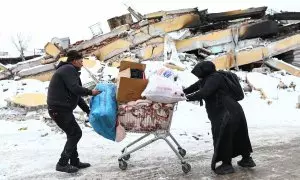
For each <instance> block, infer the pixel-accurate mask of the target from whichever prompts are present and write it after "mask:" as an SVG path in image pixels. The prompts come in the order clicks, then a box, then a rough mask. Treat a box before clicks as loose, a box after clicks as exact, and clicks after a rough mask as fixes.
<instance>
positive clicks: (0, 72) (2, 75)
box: [0, 63, 12, 80]
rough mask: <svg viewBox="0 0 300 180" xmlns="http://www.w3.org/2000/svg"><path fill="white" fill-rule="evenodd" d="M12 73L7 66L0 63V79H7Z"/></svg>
mask: <svg viewBox="0 0 300 180" xmlns="http://www.w3.org/2000/svg"><path fill="white" fill-rule="evenodd" d="M11 75H12V73H11V72H10V71H9V70H8V69H7V68H6V66H4V65H3V64H1V63H0V80H2V79H7V78H9V77H10V76H11Z"/></svg>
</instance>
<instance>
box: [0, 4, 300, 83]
mask: <svg viewBox="0 0 300 180" xmlns="http://www.w3.org/2000/svg"><path fill="white" fill-rule="evenodd" d="M128 10H129V12H130V13H128V14H125V15H122V16H118V17H113V18H111V19H109V20H108V24H109V27H110V28H111V31H110V32H109V33H106V34H102V35H97V36H94V37H93V38H92V39H90V40H84V41H78V42H76V43H74V44H67V45H66V44H65V43H61V42H62V41H55V42H49V43H47V44H46V45H45V52H46V53H47V54H46V55H45V56H43V57H38V58H35V59H32V60H30V61H25V62H21V63H18V64H16V65H13V66H9V67H7V66H4V65H0V69H1V70H0V79H8V78H12V77H15V78H16V77H18V78H20V79H22V78H28V77H31V78H37V79H39V80H49V78H50V77H51V74H52V73H53V71H54V69H55V65H56V63H57V61H58V60H59V59H62V58H63V56H64V55H65V52H67V51H69V50H77V51H80V52H81V53H82V54H83V55H84V56H86V57H88V56H95V57H96V58H97V59H98V60H99V61H101V62H104V63H106V64H109V65H110V66H114V67H118V66H119V63H120V61H122V60H126V61H134V62H143V61H166V60H170V59H172V56H173V58H175V59H177V60H179V61H181V62H183V61H189V60H191V61H193V62H198V61H203V60H210V61H213V62H214V63H215V64H216V67H217V68H218V69H231V68H235V69H246V70H251V69H253V68H255V67H260V66H268V67H270V68H272V69H277V70H284V71H286V72H288V73H290V74H292V75H295V76H300V69H299V68H298V67H299V66H300V63H299V62H300V59H299V56H300V34H299V29H300V21H299V20H300V13H299V12H280V13H275V14H267V13H266V10H267V7H257V8H250V9H245V10H235V11H228V12H221V13H208V11H207V9H205V10H198V9H197V8H191V9H180V10H173V11H158V12H153V13H150V14H145V15H141V14H140V13H138V12H136V11H134V10H133V9H132V8H130V7H128ZM133 17H134V18H135V19H136V21H134V20H133ZM169 67H172V68H177V69H181V70H182V69H184V67H180V66H178V64H176V63H172V61H170V63H169Z"/></svg>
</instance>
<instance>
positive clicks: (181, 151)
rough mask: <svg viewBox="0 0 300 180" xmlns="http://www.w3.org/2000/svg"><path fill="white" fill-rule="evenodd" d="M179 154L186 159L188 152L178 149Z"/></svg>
mask: <svg viewBox="0 0 300 180" xmlns="http://www.w3.org/2000/svg"><path fill="white" fill-rule="evenodd" d="M178 151H179V154H180V155H181V156H182V157H184V156H185V155H186V151H185V150H184V149H182V148H178Z"/></svg>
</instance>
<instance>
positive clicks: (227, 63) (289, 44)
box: [212, 34, 300, 69]
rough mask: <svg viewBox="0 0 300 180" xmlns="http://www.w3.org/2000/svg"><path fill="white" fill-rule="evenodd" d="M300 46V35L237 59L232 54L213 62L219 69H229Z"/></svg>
mask: <svg viewBox="0 0 300 180" xmlns="http://www.w3.org/2000/svg"><path fill="white" fill-rule="evenodd" d="M299 46H300V34H297V35H294V36H290V37H287V38H284V39H282V40H278V41H275V42H272V43H270V44H269V45H268V46H267V47H257V48H253V49H251V50H246V51H245V50H244V51H240V52H237V53H236V59H235V57H234V54H233V53H232V52H229V53H227V54H225V55H222V56H219V57H217V58H215V59H213V60H212V61H213V62H214V63H215V64H216V67H217V69H229V68H232V67H234V66H235V62H237V65H238V66H240V65H245V64H250V63H253V62H257V61H260V60H264V59H265V58H268V57H273V56H276V55H279V54H282V53H285V52H288V51H290V50H293V49H296V48H298V47H299Z"/></svg>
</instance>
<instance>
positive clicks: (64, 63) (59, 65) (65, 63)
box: [56, 61, 80, 71]
mask: <svg viewBox="0 0 300 180" xmlns="http://www.w3.org/2000/svg"><path fill="white" fill-rule="evenodd" d="M67 64H70V65H72V64H71V63H69V62H63V61H60V62H59V63H58V65H57V66H56V69H58V68H60V67H62V66H64V65H67ZM72 66H73V65H72ZM73 67H74V68H75V69H76V70H77V71H80V68H78V67H75V66H73Z"/></svg>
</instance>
